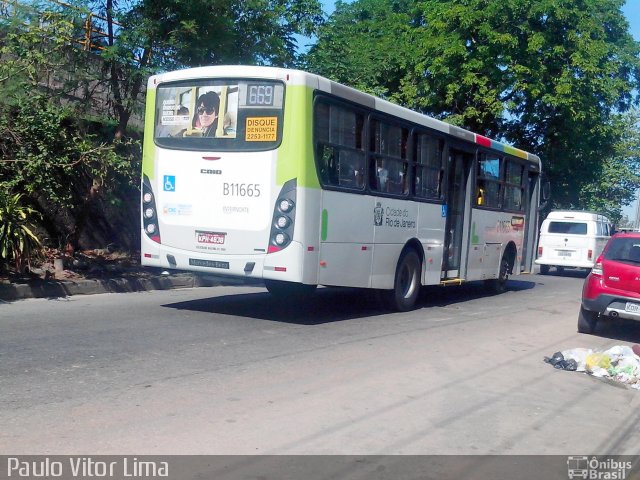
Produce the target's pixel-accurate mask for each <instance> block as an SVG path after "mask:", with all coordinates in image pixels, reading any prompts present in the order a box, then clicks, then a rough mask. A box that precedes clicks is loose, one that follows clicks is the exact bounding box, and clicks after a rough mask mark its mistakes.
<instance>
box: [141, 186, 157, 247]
mask: <svg viewBox="0 0 640 480" xmlns="http://www.w3.org/2000/svg"><path fill="white" fill-rule="evenodd" d="M141 210H142V228H143V230H144V233H146V234H147V237H149V238H150V239H151V240H153V241H154V242H157V243H160V229H159V228H158V215H157V213H156V212H157V211H158V210H157V209H156V200H155V197H154V195H153V190H152V189H151V182H149V177H147V176H146V175H144V177H143V179H142V207H141Z"/></svg>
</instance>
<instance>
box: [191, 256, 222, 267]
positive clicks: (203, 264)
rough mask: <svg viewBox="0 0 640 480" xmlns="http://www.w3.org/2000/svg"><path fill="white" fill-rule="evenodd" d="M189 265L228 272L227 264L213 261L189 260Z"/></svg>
mask: <svg viewBox="0 0 640 480" xmlns="http://www.w3.org/2000/svg"><path fill="white" fill-rule="evenodd" d="M189 265H191V266H193V267H209V268H224V269H225V270H229V262H218V261H215V260H201V259H199V258H190V259H189Z"/></svg>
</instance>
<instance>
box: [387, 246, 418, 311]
mask: <svg viewBox="0 0 640 480" xmlns="http://www.w3.org/2000/svg"><path fill="white" fill-rule="evenodd" d="M421 269H422V263H421V261H420V255H418V253H417V252H416V251H415V250H413V249H411V250H407V251H406V252H404V253H403V254H402V255H401V256H400V260H399V261H398V266H397V267H396V275H395V278H394V282H393V289H392V290H383V291H382V292H381V294H382V300H383V302H384V304H385V306H387V307H388V308H390V309H392V310H396V311H398V312H406V311H409V310H412V309H413V308H414V307H415V305H416V302H417V301H418V296H419V295H420V271H421Z"/></svg>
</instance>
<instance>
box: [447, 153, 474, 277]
mask: <svg viewBox="0 0 640 480" xmlns="http://www.w3.org/2000/svg"><path fill="white" fill-rule="evenodd" d="M447 162H448V166H447V170H448V172H449V177H448V180H447V192H446V208H447V212H446V215H447V220H446V229H445V238H444V256H443V260H442V271H443V280H444V279H453V278H461V267H462V265H461V262H462V252H463V250H466V249H467V248H468V245H467V243H468V242H467V241H465V239H466V238H467V237H468V235H465V234H464V232H465V230H466V228H465V227H466V226H467V225H468V223H469V222H468V221H466V222H465V218H468V217H469V212H468V211H467V209H468V208H470V206H469V202H468V201H467V199H468V198H469V195H470V194H469V192H468V191H467V190H468V180H469V172H470V168H471V165H472V163H473V155H472V154H471V153H467V152H463V151H461V150H455V149H449V158H448V160H447ZM465 259H466V255H465Z"/></svg>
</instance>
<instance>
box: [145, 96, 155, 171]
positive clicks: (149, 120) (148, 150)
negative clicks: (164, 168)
mask: <svg viewBox="0 0 640 480" xmlns="http://www.w3.org/2000/svg"><path fill="white" fill-rule="evenodd" d="M155 108H156V89H155V88H152V89H151V90H147V103H146V109H145V115H144V140H143V146H142V173H143V174H144V175H146V176H147V177H149V180H152V179H153V177H154V176H155V175H154V170H155V169H154V163H155V162H154V160H155V156H156V146H155V144H154V143H153V127H154V125H155V123H156V119H155Z"/></svg>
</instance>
